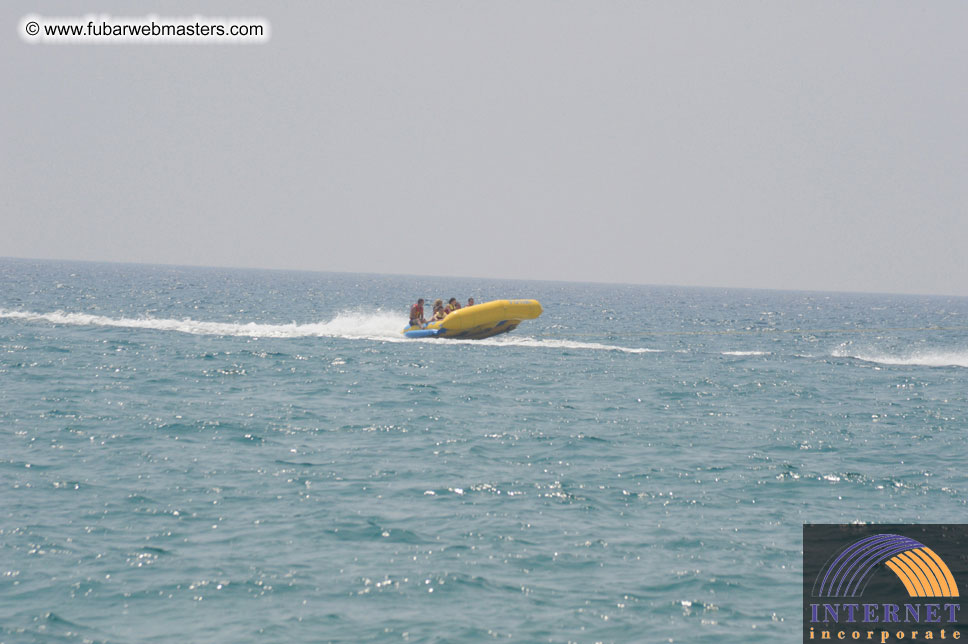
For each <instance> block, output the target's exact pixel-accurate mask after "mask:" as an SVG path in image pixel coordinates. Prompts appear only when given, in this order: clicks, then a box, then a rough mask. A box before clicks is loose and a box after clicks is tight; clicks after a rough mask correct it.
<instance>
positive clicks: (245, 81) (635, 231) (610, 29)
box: [0, 0, 968, 295]
mask: <svg viewBox="0 0 968 644" xmlns="http://www.w3.org/2000/svg"><path fill="white" fill-rule="evenodd" d="M30 13H35V14H39V15H42V16H58V15H67V16H79V15H84V14H88V13H108V14H112V15H115V16H142V15H146V14H149V13H155V14H159V15H162V16H184V15H191V14H202V15H207V16H242V15H254V16H262V17H264V18H266V19H267V20H268V21H269V22H270V23H271V26H272V37H271V40H270V42H269V43H268V44H265V45H245V46H228V45H110V46H108V45H30V44H27V43H25V42H23V41H22V40H21V38H20V35H19V33H18V25H19V22H20V19H21V18H22V17H23V16H24V15H26V14H30ZM0 16H2V22H3V29H4V33H5V36H4V37H2V38H0V70H2V85H0V87H2V90H0V94H2V99H0V128H2V140H0V196H2V204H0V208H2V210H0V223H2V228H0V256H9V257H35V258H63V259H88V260H106V261H121V262H148V263H169V264H200V265H216V266H245V267H266V268H295V269H309V270H324V271H330V270H332V271H362V272H378V273H409V274H414V273H416V274H432V275H451V276H484V277H498V278H523V279H529V278H533V279H555V280H577V281H608V282H637V283H648V284H679V285H708V286H742V287H764V288H781V289H820V290H848V291H888V292H912V293H947V294H959V295H968V261H966V252H965V251H966V242H968V207H966V204H968V37H966V33H968V32H966V25H968V3H966V2H963V1H957V2H954V1H952V2H930V3H923V2H880V1H878V2H862V1H857V2H843V1H837V2H817V1H813V0H811V1H803V2H783V1H777V0H764V1H763V2H746V1H744V2H721V1H718V0H717V1H710V2H679V1H666V2H629V1H610V0H595V1H591V0H589V1H582V2H578V1H567V0H566V1H560V2H559V1H556V2H543V1H542V2H537V1H529V0H518V1H514V2H512V1H496V2H495V1H490V0H488V1H484V0H480V1H475V2H471V1H464V0H438V1H434V2H414V1H410V0H400V1H389V0H386V1H384V2H367V1H356V0H354V1H350V0H343V1H337V2H302V3H280V2H272V3H269V2H265V3H245V2H230V3H216V2H203V1H201V0H196V1H195V2H173V1H166V2H158V3H141V4H138V3H131V2H114V3H110V2H102V1H101V0H85V1H84V2H41V1H40V0H33V1H32V2H19V1H15V2H4V3H3V4H2V7H0Z"/></svg>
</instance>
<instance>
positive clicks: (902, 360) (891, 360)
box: [832, 347, 968, 367]
mask: <svg viewBox="0 0 968 644" xmlns="http://www.w3.org/2000/svg"><path fill="white" fill-rule="evenodd" d="M832 355H833V356H834V357H835V358H853V359H855V360H863V361H864V362H873V363H876V364H884V365H905V366H920V367H968V351H913V352H911V353H908V354H905V355H892V354H889V353H866V352H862V351H861V352H851V351H848V350H847V349H845V348H843V347H841V348H838V349H836V350H835V351H834V352H833V354H832Z"/></svg>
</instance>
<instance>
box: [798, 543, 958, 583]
mask: <svg viewBox="0 0 968 644" xmlns="http://www.w3.org/2000/svg"><path fill="white" fill-rule="evenodd" d="M880 564H884V565H886V566H887V567H888V568H890V569H891V570H893V571H894V574H895V575H897V576H898V578H899V579H900V580H901V582H902V583H903V584H904V587H905V588H906V589H907V591H908V595H909V596H911V597H957V596H958V586H957V584H955V579H954V577H953V576H952V575H951V571H950V570H949V569H948V566H947V565H945V563H944V562H943V561H941V557H939V556H938V555H937V554H935V552H934V551H933V550H931V548H928V547H927V546H926V545H924V544H923V543H921V542H919V541H916V540H914V539H911V538H910V537H902V536H901V535H897V534H876V535H874V536H871V537H865V538H864V539H861V540H859V541H857V542H855V543H853V544H851V545H850V546H848V547H846V548H844V550H843V551H842V552H841V553H840V554H839V555H837V557H836V558H835V559H834V560H833V561H832V562H831V563H830V564H828V565H827V566H825V567H824V570H823V571H821V572H822V578H821V575H818V576H817V581H816V583H815V584H814V593H813V595H814V597H860V596H861V595H863V594H864V587H865V586H866V585H867V581H868V580H869V579H870V577H871V574H872V573H873V572H874V569H875V568H876V567H877V566H878V565H880ZM818 586H819V588H818Z"/></svg>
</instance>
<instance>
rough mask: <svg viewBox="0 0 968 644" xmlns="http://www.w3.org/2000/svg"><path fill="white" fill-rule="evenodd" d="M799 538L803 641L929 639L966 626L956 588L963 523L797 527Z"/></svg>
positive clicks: (964, 556)
mask: <svg viewBox="0 0 968 644" xmlns="http://www.w3.org/2000/svg"><path fill="white" fill-rule="evenodd" d="M803 543H804V549H803V574H804V642H816V641H818V640H820V641H823V640H830V641H876V642H881V643H882V644H884V643H886V642H897V641H904V642H933V641H936V640H960V639H961V638H962V630H966V631H968V628H965V627H966V625H965V624H963V623H962V622H961V619H962V617H961V602H960V597H961V594H962V591H961V590H960V589H959V585H958V582H959V581H961V580H964V581H968V526H963V525H916V524H915V525H900V526H884V525H881V526H854V525H805V526H804V527H803ZM927 544H930V545H931V546H934V548H932V547H929V545H927ZM938 550H940V551H941V554H939V552H938ZM949 564H950V565H949ZM855 598H863V599H855ZM965 635H966V637H965V639H968V632H966V634H965Z"/></svg>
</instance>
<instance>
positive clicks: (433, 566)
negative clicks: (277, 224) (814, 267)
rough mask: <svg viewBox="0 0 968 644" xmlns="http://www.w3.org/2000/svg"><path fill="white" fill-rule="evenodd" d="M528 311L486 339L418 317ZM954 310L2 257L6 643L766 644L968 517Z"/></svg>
mask: <svg viewBox="0 0 968 644" xmlns="http://www.w3.org/2000/svg"><path fill="white" fill-rule="evenodd" d="M469 296H473V297H475V298H476V300H477V301H478V302H482V301H486V300H489V299H503V298H536V299H538V300H540V301H541V303H542V305H543V306H544V310H545V312H544V314H543V315H542V316H541V317H540V318H539V319H538V320H534V321H530V322H524V323H523V324H522V325H521V326H520V327H519V328H518V329H517V330H516V331H514V332H513V333H511V334H509V335H507V336H502V337H498V338H492V339H488V340H483V341H463V342H461V341H447V340H404V339H403V338H402V336H401V335H400V330H401V329H402V328H403V327H404V326H405V325H406V317H407V310H408V305H409V304H410V303H411V302H412V301H414V300H415V299H416V298H417V297H424V298H428V299H429V298H437V297H443V298H449V297H457V298H459V299H461V300H462V301H463V300H466V298H467V297H469ZM966 384H968V299H965V298H951V297H918V296H891V295H857V294H831V293H804V292H796V293H792V292H791V293H786V292H777V291H753V290H735V289H729V290H727V289H695V288H673V287H652V286H611V285H594V284H568V283H553V282H524V281H488V280H468V279H443V278H421V277H400V276H379V275H351V274H326V273H298V272H279V271H247V270H227V269H226V270H223V269H203V268H175V267H158V266H136V265H111V264H91V263H68V262H39V261H26V260H9V259H7V260H0V432H2V433H0V436H2V440H3V446H2V449H0V642H4V643H13V642H202V641H204V642H233V643H236V642H328V641H333V642H393V641H401V642H493V641H511V642H737V643H739V642H743V643H747V642H782V641H795V640H796V639H797V638H798V637H800V635H799V632H800V625H801V617H800V600H801V588H802V581H801V578H800V575H801V567H802V565H801V550H802V543H801V530H802V525H803V524H804V523H824V522H828V523H847V522H855V521H856V522H925V523H929V522H942V523H943V522H961V523H964V522H965V519H966V495H968V480H966V472H968V467H966V466H968V458H966V450H965V439H966V432H968V418H966V416H968V386H966Z"/></svg>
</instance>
